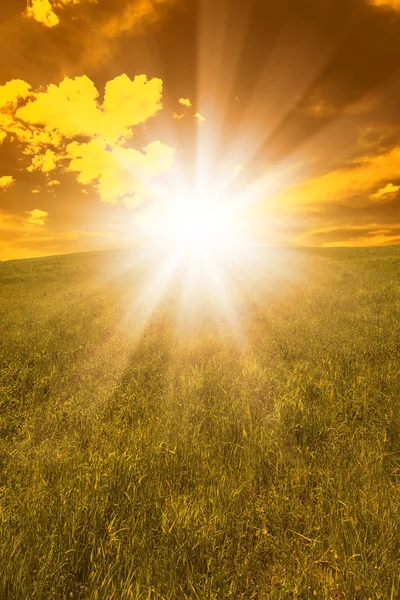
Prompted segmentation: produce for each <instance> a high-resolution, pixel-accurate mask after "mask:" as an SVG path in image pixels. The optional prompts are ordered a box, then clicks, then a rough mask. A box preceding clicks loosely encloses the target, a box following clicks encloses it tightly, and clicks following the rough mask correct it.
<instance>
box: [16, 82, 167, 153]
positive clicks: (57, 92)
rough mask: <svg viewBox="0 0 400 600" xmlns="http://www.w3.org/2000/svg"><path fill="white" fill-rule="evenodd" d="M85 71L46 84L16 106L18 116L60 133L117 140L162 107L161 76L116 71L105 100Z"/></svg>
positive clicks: (126, 136)
mask: <svg viewBox="0 0 400 600" xmlns="http://www.w3.org/2000/svg"><path fill="white" fill-rule="evenodd" d="M98 98H99V92H98V90H97V88H96V86H95V85H94V83H93V81H92V80H91V79H89V77H87V76H86V75H83V76H82V77H75V79H70V78H68V77H66V78H65V79H64V80H63V81H62V82H61V83H60V85H58V86H57V85H53V84H51V85H49V86H48V88H47V90H46V91H45V92H38V93H37V94H35V99H34V100H33V101H32V102H28V103H27V104H25V106H23V107H21V108H19V109H18V110H17V112H16V117H17V119H21V120H22V121H24V122H25V123H28V124H31V125H42V126H43V127H45V128H46V130H47V131H55V132H57V133H59V134H60V135H61V136H64V137H66V138H72V137H76V136H86V137H101V138H104V139H105V140H107V142H108V143H111V144H113V143H116V142H118V141H119V140H121V139H122V138H124V139H126V138H128V137H130V136H131V135H132V128H133V127H135V126H136V125H138V124H139V123H144V122H145V121H147V119H149V118H150V117H153V116H154V115H155V114H156V113H157V112H158V111H159V110H161V109H162V103H161V98H162V80H161V79H157V78H154V79H151V80H150V81H149V80H148V79H147V77H146V75H138V76H137V77H135V78H134V79H133V80H131V79H130V78H129V77H128V76H127V75H125V74H123V75H119V76H118V77H115V78H114V79H112V80H111V81H108V82H107V84H106V86H105V92H104V101H103V103H102V104H100V103H99V102H98Z"/></svg>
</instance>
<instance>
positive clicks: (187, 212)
mask: <svg viewBox="0 0 400 600" xmlns="http://www.w3.org/2000/svg"><path fill="white" fill-rule="evenodd" d="M167 235H168V236H169V237H170V242H171V243H172V244H173V245H175V246H177V247H179V248H180V249H181V250H182V251H184V252H185V253H190V254H193V253H194V254H196V255H198V254H204V253H207V254H210V253H217V252H218V250H221V249H226V248H227V247H232V246H234V245H235V244H236V243H237V242H238V241H239V240H238V239H237V236H236V235H235V231H234V227H233V224H232V223H231V222H230V220H229V219H228V216H227V215H226V214H224V212H223V211H222V210H221V209H220V208H219V207H215V206H213V205H211V204H209V203H207V202H206V201H203V202H201V201H200V202H194V203H193V204H190V203H186V205H184V206H179V205H178V206H177V207H174V208H173V209H172V211H171V215H170V218H169V223H168V224H167Z"/></svg>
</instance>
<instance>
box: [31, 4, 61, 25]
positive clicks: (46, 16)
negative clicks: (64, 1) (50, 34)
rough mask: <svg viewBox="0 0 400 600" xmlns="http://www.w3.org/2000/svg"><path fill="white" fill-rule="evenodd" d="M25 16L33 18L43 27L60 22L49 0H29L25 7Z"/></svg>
mask: <svg viewBox="0 0 400 600" xmlns="http://www.w3.org/2000/svg"><path fill="white" fill-rule="evenodd" d="M25 16H27V17H28V18H31V19H35V21H37V22H38V23H41V24H42V25H44V26H45V27H55V26H56V25H58V24H59V22H60V19H59V18H58V17H57V15H56V13H55V12H54V11H53V7H52V5H51V4H50V2H49V0H31V1H30V2H29V3H28V6H27V8H26V11H25Z"/></svg>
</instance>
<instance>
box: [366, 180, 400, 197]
mask: <svg viewBox="0 0 400 600" xmlns="http://www.w3.org/2000/svg"><path fill="white" fill-rule="evenodd" d="M399 190H400V186H399V185H393V183H388V184H387V186H385V187H384V188H382V189H380V190H378V191H377V192H376V193H375V194H372V196H371V198H375V199H376V200H380V199H381V198H384V197H385V196H388V195H390V194H395V193H396V192H398V191H399Z"/></svg>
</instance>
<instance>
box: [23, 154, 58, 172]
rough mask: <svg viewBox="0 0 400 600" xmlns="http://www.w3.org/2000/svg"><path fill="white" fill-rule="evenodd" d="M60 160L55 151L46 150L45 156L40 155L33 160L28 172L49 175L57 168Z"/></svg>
mask: <svg viewBox="0 0 400 600" xmlns="http://www.w3.org/2000/svg"><path fill="white" fill-rule="evenodd" d="M59 159H60V157H58V156H57V155H56V154H55V152H53V150H46V152H45V153H44V154H38V155H37V156H34V157H33V159H32V163H31V165H30V167H28V168H27V171H29V172H32V171H41V172H42V173H49V172H50V171H53V170H54V169H55V168H56V167H57V161H58V160H59Z"/></svg>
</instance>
